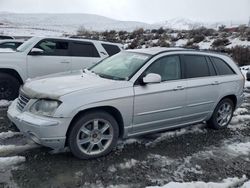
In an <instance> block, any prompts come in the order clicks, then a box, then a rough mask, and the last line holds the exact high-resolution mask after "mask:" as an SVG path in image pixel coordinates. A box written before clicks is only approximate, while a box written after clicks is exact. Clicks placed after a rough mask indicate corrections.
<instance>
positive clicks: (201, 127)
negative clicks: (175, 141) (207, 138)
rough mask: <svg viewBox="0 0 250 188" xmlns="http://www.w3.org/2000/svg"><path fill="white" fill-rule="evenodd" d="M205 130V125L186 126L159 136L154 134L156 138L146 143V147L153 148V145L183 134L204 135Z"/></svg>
mask: <svg viewBox="0 0 250 188" xmlns="http://www.w3.org/2000/svg"><path fill="white" fill-rule="evenodd" d="M206 132H207V130H206V129H205V124H196V125H192V126H188V127H185V128H182V129H177V130H175V131H168V132H164V133H160V134H156V135H157V138H156V139H155V140H154V141H152V142H148V143H147V144H146V146H154V145H155V144H157V143H159V142H161V141H163V140H166V139H168V138H172V137H176V136H181V135H184V134H190V133H206Z"/></svg>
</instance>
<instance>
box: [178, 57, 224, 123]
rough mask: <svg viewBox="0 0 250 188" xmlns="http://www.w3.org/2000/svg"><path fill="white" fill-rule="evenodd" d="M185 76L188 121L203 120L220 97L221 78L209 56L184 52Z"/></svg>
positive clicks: (186, 118) (186, 117)
mask: <svg viewBox="0 0 250 188" xmlns="http://www.w3.org/2000/svg"><path fill="white" fill-rule="evenodd" d="M181 59H182V62H183V63H184V77H185V79H186V80H187V89H186V90H187V107H186V109H185V110H186V111H185V116H184V119H185V121H186V122H190V123H191V122H196V121H201V120H203V119H204V118H205V117H207V115H208V114H209V113H211V111H212V110H213V107H214V104H215V103H216V102H217V100H218V97H219V84H220V83H219V79H218V77H217V76H216V73H215V69H214V67H213V65H212V63H211V62H210V60H209V58H207V57H206V56H203V55H195V54H184V55H182V56H181Z"/></svg>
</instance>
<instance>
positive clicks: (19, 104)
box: [17, 93, 30, 111]
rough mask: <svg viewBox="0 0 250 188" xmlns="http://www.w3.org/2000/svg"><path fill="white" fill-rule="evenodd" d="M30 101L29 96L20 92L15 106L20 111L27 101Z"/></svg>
mask: <svg viewBox="0 0 250 188" xmlns="http://www.w3.org/2000/svg"><path fill="white" fill-rule="evenodd" d="M29 101H30V98H29V97H27V96H25V95H24V94H22V93H20V95H19V97H18V100H17V108H18V109H19V110H20V111H23V109H24V108H25V106H26V105H27V104H28V102H29Z"/></svg>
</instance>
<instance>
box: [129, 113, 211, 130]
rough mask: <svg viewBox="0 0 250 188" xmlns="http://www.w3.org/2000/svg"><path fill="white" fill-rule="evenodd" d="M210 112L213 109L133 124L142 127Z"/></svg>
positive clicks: (134, 126)
mask: <svg viewBox="0 0 250 188" xmlns="http://www.w3.org/2000/svg"><path fill="white" fill-rule="evenodd" d="M210 112H211V111H205V112H200V113H194V114H191V115H186V116H180V117H174V118H168V119H162V120H157V121H150V122H147V123H140V124H135V125H133V128H136V127H141V126H145V125H150V124H157V123H163V122H167V121H170V120H176V119H181V118H186V117H192V116H195V115H201V114H209V113H210Z"/></svg>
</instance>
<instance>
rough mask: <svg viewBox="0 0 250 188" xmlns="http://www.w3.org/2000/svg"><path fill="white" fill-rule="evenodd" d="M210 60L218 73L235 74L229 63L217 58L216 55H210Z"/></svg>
mask: <svg viewBox="0 0 250 188" xmlns="http://www.w3.org/2000/svg"><path fill="white" fill-rule="evenodd" d="M212 60H213V63H214V66H215V68H216V71H217V73H218V74H219V75H229V74H235V72H234V71H233V70H232V68H231V67H229V65H228V64H227V63H226V62H225V61H223V60H222V59H220V58H217V57H212Z"/></svg>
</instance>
